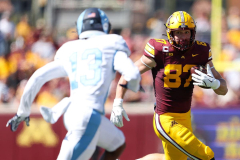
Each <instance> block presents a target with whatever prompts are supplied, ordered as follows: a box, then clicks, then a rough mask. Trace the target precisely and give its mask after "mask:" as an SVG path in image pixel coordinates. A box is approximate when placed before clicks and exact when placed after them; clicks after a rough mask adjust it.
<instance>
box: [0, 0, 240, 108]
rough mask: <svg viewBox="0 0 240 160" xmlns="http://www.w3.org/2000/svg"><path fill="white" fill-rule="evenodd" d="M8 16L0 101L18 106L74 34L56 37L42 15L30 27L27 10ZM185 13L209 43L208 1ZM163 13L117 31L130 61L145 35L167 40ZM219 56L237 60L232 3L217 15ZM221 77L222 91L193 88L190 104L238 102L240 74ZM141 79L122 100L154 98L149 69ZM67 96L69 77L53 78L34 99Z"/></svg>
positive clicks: (1, 28) (237, 17)
mask: <svg viewBox="0 0 240 160" xmlns="http://www.w3.org/2000/svg"><path fill="white" fill-rule="evenodd" d="M12 14H14V13H12V12H8V11H5V12H3V13H2V14H1V19H0V68H1V70H0V104H6V106H18V104H19V101H20V98H21V95H22V93H23V89H24V87H25V85H26V82H27V80H28V79H29V77H30V76H31V75H32V74H33V73H34V71H35V70H37V69H38V68H40V67H42V66H43V65H45V64H46V63H49V62H51V61H52V60H53V58H54V56H55V53H56V51H57V49H58V48H59V47H60V46H61V45H62V44H63V43H65V42H67V41H70V40H75V39H77V38H78V36H77V34H76V33H74V32H73V31H74V29H72V28H70V29H68V30H67V31H66V34H65V36H63V37H61V38H59V36H56V34H57V33H56V32H53V31H52V30H49V29H47V28H46V27H45V20H44V18H40V19H39V20H37V22H36V24H35V25H30V23H29V19H28V15H27V14H23V15H22V16H21V18H20V20H19V21H18V22H13V21H12V20H11V16H12ZM190 14H192V16H193V18H194V19H195V21H196V22H197V34H196V39H197V40H200V41H204V42H207V43H210V40H211V39H210V34H211V23H210V14H211V3H210V1H196V3H194V4H193V6H192V10H191V11H190ZM168 16H169V15H167V14H166V13H164V12H163V11H162V10H158V11H156V12H155V13H154V14H153V15H151V16H150V17H149V18H146V22H144V26H143V27H140V28H141V29H142V30H141V31H139V27H138V31H137V32H136V31H134V27H133V28H132V29H130V28H123V29H122V30H121V32H120V33H119V34H121V35H122V36H123V38H124V39H125V40H126V42H127V45H128V46H129V48H130V50H131V52H132V54H131V59H132V60H133V61H136V60H138V59H139V58H140V57H141V56H142V54H143V50H144V47H145V44H146V43H147V41H148V40H149V39H150V38H157V39H162V38H164V39H166V38H167V37H166V36H165V35H164V34H165V33H166V31H165V26H164V23H165V22H166V20H167V18H168ZM113 27H114V25H113ZM112 33H114V30H113V31H112ZM56 37H58V38H56ZM219 54H220V60H221V61H230V62H233V61H239V60H240V10H239V9H238V8H236V7H230V8H229V9H228V11H227V12H225V13H223V15H222V52H221V53H219ZM213 58H214V57H213ZM221 75H222V76H223V77H224V78H225V79H226V80H227V83H228V88H229V91H228V93H227V95H226V96H217V95H216V94H214V92H213V91H212V90H208V89H201V88H199V87H195V88H194V94H193V107H204V108H226V107H238V105H240V81H239V79H240V72H239V71H226V72H221ZM116 77H117V78H116V80H115V81H113V83H112V85H111V89H110V92H109V96H108V99H107V103H108V102H112V101H113V99H114V97H115V89H116V85H117V82H118V79H119V78H120V74H118V73H117V75H116ZM141 83H142V86H143V88H144V89H145V91H146V92H145V93H133V92H131V91H128V92H127V94H126V96H125V101H127V102H143V101H144V102H154V101H155V98H154V89H153V86H152V83H153V81H152V76H151V72H146V73H144V74H143V75H142V82H141ZM69 94H70V91H69V81H68V79H67V78H61V79H55V80H52V81H50V82H48V83H46V84H45V85H44V86H43V87H42V88H41V90H40V92H39V94H38V95H37V97H36V99H35V101H34V103H35V104H36V105H37V106H41V105H45V106H48V107H52V106H54V105H55V104H56V103H57V102H59V101H60V100H61V99H62V98H63V97H66V96H69Z"/></svg>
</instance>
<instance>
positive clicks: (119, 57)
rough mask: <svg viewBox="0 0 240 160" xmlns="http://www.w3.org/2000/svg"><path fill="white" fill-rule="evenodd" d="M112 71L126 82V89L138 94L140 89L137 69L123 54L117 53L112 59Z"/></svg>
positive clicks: (139, 76)
mask: <svg viewBox="0 0 240 160" xmlns="http://www.w3.org/2000/svg"><path fill="white" fill-rule="evenodd" d="M114 69H115V70H117V71H118V72H119V73H121V74H122V75H123V77H124V79H125V80H126V81H127V82H128V84H127V88H128V89H130V90H132V91H133V92H138V91H139V88H140V81H141V75H140V72H139V70H138V68H137V67H136V66H135V65H134V64H133V62H132V60H131V59H130V58H129V57H128V55H127V54H126V53H125V52H122V51H118V52H117V53H116V55H115V57H114Z"/></svg>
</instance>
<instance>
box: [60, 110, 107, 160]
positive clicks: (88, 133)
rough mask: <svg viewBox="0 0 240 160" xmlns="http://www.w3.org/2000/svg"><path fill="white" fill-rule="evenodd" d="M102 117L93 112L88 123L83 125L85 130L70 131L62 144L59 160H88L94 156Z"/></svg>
mask: <svg viewBox="0 0 240 160" xmlns="http://www.w3.org/2000/svg"><path fill="white" fill-rule="evenodd" d="M101 116H102V115H101V114H100V113H99V112H97V111H95V110H93V111H92V114H90V119H89V121H88V123H87V124H85V123H84V124H83V126H82V128H83V129H79V130H69V131H68V133H67V135H66V137H65V138H64V140H63V142H62V146H61V150H60V153H59V156H58V160H86V159H89V158H90V157H91V156H92V154H93V152H94V151H95V148H96V146H97V142H98V139H99V128H100V124H101Z"/></svg>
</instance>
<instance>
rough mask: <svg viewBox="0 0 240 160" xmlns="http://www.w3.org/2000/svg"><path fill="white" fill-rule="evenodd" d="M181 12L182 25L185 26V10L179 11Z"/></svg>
mask: <svg viewBox="0 0 240 160" xmlns="http://www.w3.org/2000/svg"><path fill="white" fill-rule="evenodd" d="M179 12H180V16H181V27H185V18H184V14H183V11H179Z"/></svg>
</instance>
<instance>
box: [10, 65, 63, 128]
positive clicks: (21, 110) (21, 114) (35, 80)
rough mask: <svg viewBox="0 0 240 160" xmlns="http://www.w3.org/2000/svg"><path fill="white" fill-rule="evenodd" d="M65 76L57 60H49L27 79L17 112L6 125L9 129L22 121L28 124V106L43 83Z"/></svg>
mask: <svg viewBox="0 0 240 160" xmlns="http://www.w3.org/2000/svg"><path fill="white" fill-rule="evenodd" d="M65 76H67V73H66V72H65V70H64V68H63V66H62V64H61V62H59V61H54V62H50V63H48V64H47V65H45V66H43V67H41V68H40V69H38V70H37V71H36V72H35V73H34V74H33V75H32V76H31V77H30V79H29V80H28V82H27V85H26V87H25V88H24V91H23V95H22V97H21V100H20V105H19V107H18V111H17V114H16V115H15V116H14V117H13V118H11V119H10V120H9V121H8V123H7V126H9V125H10V126H11V130H12V131H16V130H17V128H18V125H19V124H20V123H21V122H22V121H26V122H27V124H28V121H29V118H28V117H29V115H30V107H31V105H32V102H33V100H34V99H35V97H36V95H37V93H38V92H39V90H40V88H41V87H42V86H43V84H45V83H46V82H47V81H50V80H51V79H54V78H59V77H65ZM28 125H29V124H28Z"/></svg>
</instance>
